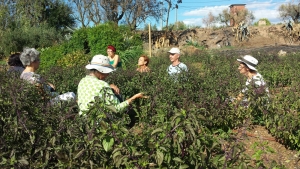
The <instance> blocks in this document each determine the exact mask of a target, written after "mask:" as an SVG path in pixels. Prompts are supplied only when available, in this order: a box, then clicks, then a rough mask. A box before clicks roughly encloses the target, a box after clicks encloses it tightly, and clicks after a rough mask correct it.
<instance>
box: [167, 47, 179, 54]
mask: <svg viewBox="0 0 300 169" xmlns="http://www.w3.org/2000/svg"><path fill="white" fill-rule="evenodd" d="M169 53H177V54H180V50H179V49H178V48H172V49H171V50H170V51H169Z"/></svg>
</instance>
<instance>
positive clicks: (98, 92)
mask: <svg viewBox="0 0 300 169" xmlns="http://www.w3.org/2000/svg"><path fill="white" fill-rule="evenodd" d="M77 95H78V105H79V109H80V112H79V114H80V115H81V114H85V112H87V111H88V110H89V109H90V108H91V107H92V106H93V105H94V102H95V97H96V96H98V97H99V98H100V99H101V98H104V100H105V105H107V106H108V108H111V109H112V110H113V111H115V112H121V111H123V110H125V109H126V108H127V107H128V105H129V104H128V102H127V101H124V102H121V103H120V101H119V99H118V98H117V97H116V96H115V94H114V93H113V91H112V89H111V88H110V86H109V84H108V83H106V82H105V81H103V80H99V79H98V78H96V77H94V76H90V75H87V76H86V77H84V78H83V79H81V81H80V82H79V85H78V92H77Z"/></svg>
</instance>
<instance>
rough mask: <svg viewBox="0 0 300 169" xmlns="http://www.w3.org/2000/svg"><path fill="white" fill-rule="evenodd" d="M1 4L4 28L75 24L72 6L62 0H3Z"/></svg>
mask: <svg viewBox="0 0 300 169" xmlns="http://www.w3.org/2000/svg"><path fill="white" fill-rule="evenodd" d="M0 5H1V7H0V15H1V16H0V22H1V23H3V24H2V28H3V29H8V28H11V29H14V28H19V27H23V26H25V27H32V26H39V25H41V24H48V25H50V26H53V27H55V28H57V29H61V28H62V27H65V26H73V25H74V24H75V20H74V19H73V17H72V14H73V12H72V10H71V7H69V6H68V5H67V4H66V3H64V2H63V1H62V0H26V1H24V0H14V1H11V0H1V1H0Z"/></svg>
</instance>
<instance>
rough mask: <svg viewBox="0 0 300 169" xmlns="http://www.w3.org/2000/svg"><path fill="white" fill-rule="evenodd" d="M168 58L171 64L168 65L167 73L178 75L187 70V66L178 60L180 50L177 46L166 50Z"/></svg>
mask: <svg viewBox="0 0 300 169" xmlns="http://www.w3.org/2000/svg"><path fill="white" fill-rule="evenodd" d="M168 53H169V58H170V61H171V62H172V64H171V65H170V66H169V67H168V69H167V71H168V74H169V75H171V76H174V75H178V74H179V73H181V72H183V71H185V72H187V71H188V68H187V66H186V65H185V64H184V63H182V62H180V61H179V57H180V50H179V49H178V48H172V49H171V50H169V51H168Z"/></svg>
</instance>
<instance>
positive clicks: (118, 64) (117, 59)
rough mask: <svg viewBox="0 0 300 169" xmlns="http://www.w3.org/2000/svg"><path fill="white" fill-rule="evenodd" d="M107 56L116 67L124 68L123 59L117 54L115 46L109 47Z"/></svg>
mask: <svg viewBox="0 0 300 169" xmlns="http://www.w3.org/2000/svg"><path fill="white" fill-rule="evenodd" d="M106 51H107V55H108V58H109V63H110V64H111V65H112V66H113V67H114V68H117V67H122V62H121V58H120V56H119V55H117V54H116V51H117V50H116V48H115V47H114V46H113V45H108V46H107V50H106Z"/></svg>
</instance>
